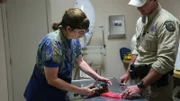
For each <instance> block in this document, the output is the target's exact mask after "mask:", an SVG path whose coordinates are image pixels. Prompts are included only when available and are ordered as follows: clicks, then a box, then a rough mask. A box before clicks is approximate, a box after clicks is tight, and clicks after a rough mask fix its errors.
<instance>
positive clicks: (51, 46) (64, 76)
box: [24, 8, 111, 101]
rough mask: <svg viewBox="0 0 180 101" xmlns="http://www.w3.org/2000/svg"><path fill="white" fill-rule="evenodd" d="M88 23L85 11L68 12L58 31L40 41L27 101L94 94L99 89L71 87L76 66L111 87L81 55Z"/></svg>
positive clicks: (53, 99)
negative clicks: (82, 38) (81, 42)
mask: <svg viewBox="0 0 180 101" xmlns="http://www.w3.org/2000/svg"><path fill="white" fill-rule="evenodd" d="M89 23H90V22H89V20H88V18H87V16H86V15H85V13H84V12H83V11H82V10H80V9H78V8H71V9H69V10H67V11H66V12H65V14H64V16H63V18H62V21H61V22H60V24H59V26H58V27H59V28H58V30H56V31H54V32H51V33H49V34H47V35H46V36H45V37H44V38H43V39H42V40H41V41H40V43H39V47H38V52H37V58H36V60H37V61H36V65H35V68H34V71H33V74H32V76H31V79H30V81H29V83H28V85H27V87H26V90H25V93H24V96H25V98H26V100H27V101H64V100H65V97H66V94H67V91H70V92H76V93H79V94H82V95H86V96H88V95H92V94H93V93H94V91H95V90H96V89H90V88H89V87H90V86H89V87H82V88H80V87H77V86H74V85H72V84H70V83H71V73H72V68H73V67H74V65H78V66H79V67H80V69H81V70H82V71H84V72H85V73H87V74H88V75H90V76H91V77H93V78H94V79H95V80H102V81H105V82H107V83H109V84H111V81H110V80H109V79H107V78H104V77H102V76H99V75H98V74H97V73H96V72H94V71H93V70H92V69H91V67H90V66H89V65H88V64H87V63H86V62H85V61H84V60H83V57H82V55H81V46H80V43H79V40H78V39H79V38H80V37H83V36H84V34H85V33H86V32H87V31H88V27H89Z"/></svg>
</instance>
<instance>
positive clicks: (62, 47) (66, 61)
mask: <svg viewBox="0 0 180 101" xmlns="http://www.w3.org/2000/svg"><path fill="white" fill-rule="evenodd" d="M80 54H81V45H80V42H79V40H78V39H67V38H66V37H65V36H64V35H63V34H62V33H61V31H60V30H57V31H54V32H51V33H49V34H47V35H46V36H45V37H44V38H43V39H42V40H41V41H40V43H39V47H38V52H37V58H36V65H37V67H39V69H40V70H41V71H42V72H43V73H44V66H46V67H49V68H57V67H58V68H59V74H61V75H63V76H66V77H67V78H71V72H72V68H73V67H74V65H75V62H76V60H77V58H78V57H79V55H80Z"/></svg>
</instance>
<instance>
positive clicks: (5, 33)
mask: <svg viewBox="0 0 180 101" xmlns="http://www.w3.org/2000/svg"><path fill="white" fill-rule="evenodd" d="M7 2H8V1H7ZM45 2H46V14H47V27H48V28H47V32H50V31H51V11H50V1H49V0H45ZM1 5H2V6H1V10H2V20H3V21H2V26H3V37H4V49H5V61H6V72H7V73H6V77H7V91H8V94H7V95H8V101H13V99H14V95H13V82H12V80H13V76H12V65H11V52H10V51H11V48H10V47H11V45H10V39H9V32H8V19H7V8H6V6H7V3H4V4H1Z"/></svg>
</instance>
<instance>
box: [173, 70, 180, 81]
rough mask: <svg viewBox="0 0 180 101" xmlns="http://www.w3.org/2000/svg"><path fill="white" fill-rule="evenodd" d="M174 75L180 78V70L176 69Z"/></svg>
mask: <svg viewBox="0 0 180 101" xmlns="http://www.w3.org/2000/svg"><path fill="white" fill-rule="evenodd" d="M173 76H174V77H176V78H179V79H180V70H174V75H173Z"/></svg>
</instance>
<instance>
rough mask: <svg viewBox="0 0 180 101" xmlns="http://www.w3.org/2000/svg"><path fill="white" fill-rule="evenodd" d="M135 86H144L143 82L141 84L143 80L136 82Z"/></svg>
mask: <svg viewBox="0 0 180 101" xmlns="http://www.w3.org/2000/svg"><path fill="white" fill-rule="evenodd" d="M137 86H138V88H141V89H142V88H145V86H144V84H143V81H140V82H138V83H137Z"/></svg>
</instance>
